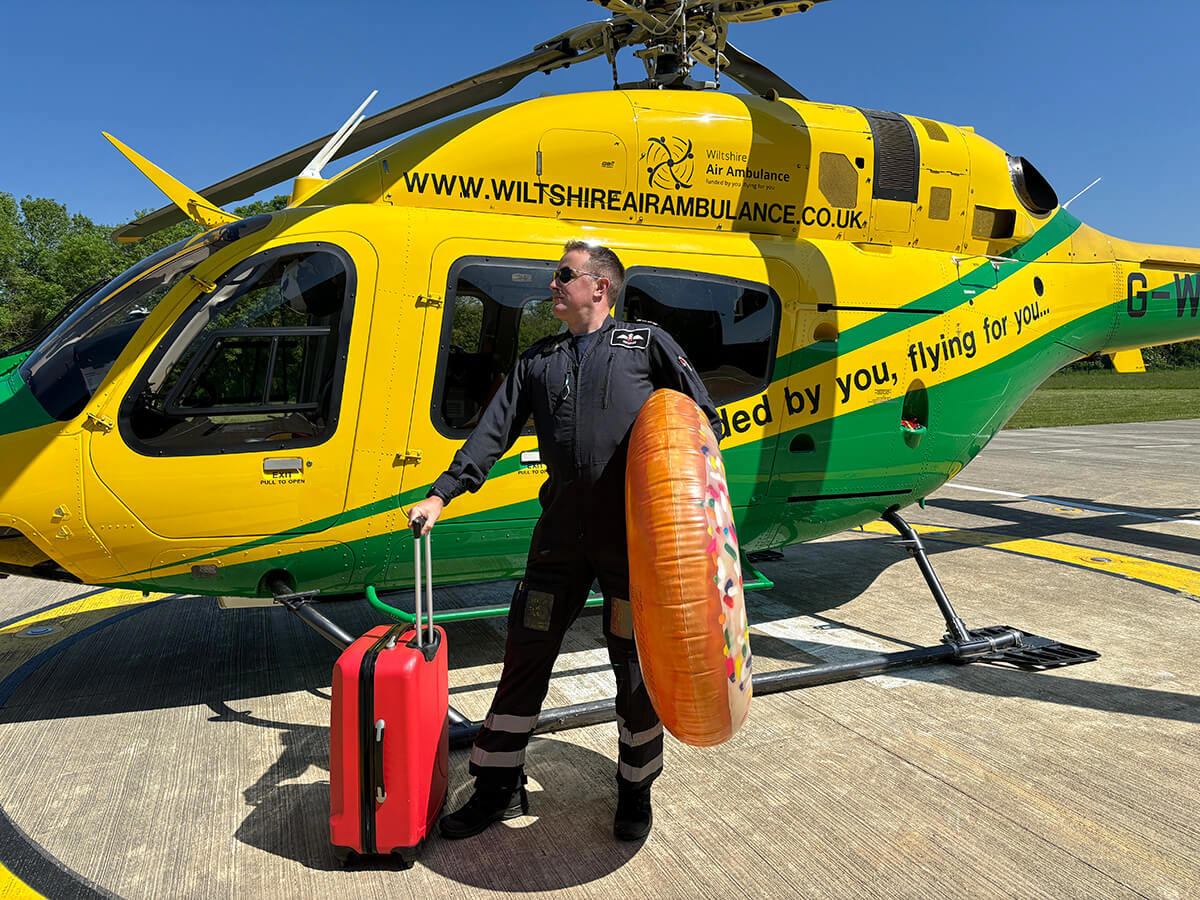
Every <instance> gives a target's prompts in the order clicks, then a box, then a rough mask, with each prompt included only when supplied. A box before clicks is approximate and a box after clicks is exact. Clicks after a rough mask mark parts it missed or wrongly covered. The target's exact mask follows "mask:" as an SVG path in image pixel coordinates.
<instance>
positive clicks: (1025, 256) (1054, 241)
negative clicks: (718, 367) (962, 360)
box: [775, 210, 1082, 378]
mask: <svg viewBox="0 0 1200 900" xmlns="http://www.w3.org/2000/svg"><path fill="white" fill-rule="evenodd" d="M1081 224H1082V223H1081V222H1080V221H1079V220H1078V219H1076V218H1075V217H1074V216H1072V215H1071V214H1070V213H1069V212H1067V211H1066V210H1059V211H1058V213H1057V214H1056V215H1055V216H1054V217H1053V218H1052V219H1051V220H1050V221H1049V222H1047V223H1046V224H1045V225H1043V226H1042V227H1041V228H1040V229H1039V230H1038V232H1037V233H1036V234H1035V235H1034V236H1033V237H1031V238H1030V239H1029V240H1028V241H1026V242H1025V243H1024V244H1022V245H1021V246H1019V247H1014V248H1013V249H1012V250H1010V251H1008V253H1006V254H1003V256H1004V257H1005V258H1007V259H1012V260H1016V262H1014V263H1003V264H1001V265H1000V267H999V270H998V271H996V272H995V282H994V283H996V284H999V283H1001V282H1003V281H1006V280H1007V279H1009V278H1011V277H1012V276H1013V275H1016V274H1017V273H1018V272H1020V271H1021V270H1022V269H1023V268H1024V267H1025V266H1026V265H1028V264H1029V263H1031V262H1035V261H1037V260H1038V259H1040V258H1041V257H1043V256H1045V255H1046V254H1047V253H1049V252H1050V251H1051V250H1053V249H1054V248H1055V247H1057V246H1058V245H1059V244H1061V243H1062V242H1063V241H1065V240H1066V239H1067V238H1069V237H1070V236H1071V235H1072V234H1074V233H1075V231H1076V230H1077V229H1078V228H1079V226H1080V225H1081ZM972 258H973V257H968V258H967V260H965V261H970V259H972ZM991 269H992V263H991V262H990V261H987V260H985V261H984V262H983V264H982V265H980V266H978V267H976V268H974V269H972V270H971V271H970V272H965V273H964V274H963V275H962V277H961V278H958V279H956V280H955V281H953V282H951V283H950V284H947V285H944V286H942V287H940V288H938V289H937V290H936V291H934V292H933V293H931V294H926V295H925V296H924V297H919V298H917V299H916V300H912V301H910V302H909V303H905V304H904V305H903V306H899V307H897V310H898V311H900V312H901V313H903V314H902V315H887V314H885V315H880V316H876V317H875V318H874V319H871V320H870V321H868V322H863V323H862V324H861V325H857V326H855V327H853V328H849V329H847V330H846V331H844V332H842V333H841V334H840V335H838V339H837V342H836V343H835V342H832V341H821V342H818V343H814V344H809V345H808V346H806V347H802V348H800V349H798V350H795V351H793V352H792V353H788V354H785V355H784V356H781V357H779V359H778V360H777V361H776V363H775V377H776V378H787V377H789V376H791V375H795V374H796V373H797V372H803V371H804V370H806V369H811V368H813V367H814V366H819V365H820V364H821V363H823V362H827V361H828V360H829V359H831V358H832V357H833V356H836V355H839V354H845V353H850V352H853V351H855V350H860V349H862V348H863V347H866V346H867V345H868V344H873V343H875V342H876V341H881V340H883V339H884V338H889V337H891V336H892V335H895V334H899V333H900V332H902V331H904V330H905V329H907V328H909V327H911V326H912V324H913V322H914V319H913V318H912V315H913V314H910V313H904V310H912V309H930V310H937V311H938V312H939V313H946V312H949V311H950V310H952V309H955V308H957V307H959V306H962V305H963V304H964V303H968V302H970V301H972V300H974V299H975V297H976V296H978V295H977V294H975V293H971V294H966V293H964V282H966V284H967V285H968V286H970V285H971V284H973V282H972V278H973V277H974V276H976V275H977V274H979V273H988V271H989V270H991ZM987 280H988V283H989V284H992V283H993V282H992V275H991V274H988V275H987ZM976 286H977V285H976Z"/></svg>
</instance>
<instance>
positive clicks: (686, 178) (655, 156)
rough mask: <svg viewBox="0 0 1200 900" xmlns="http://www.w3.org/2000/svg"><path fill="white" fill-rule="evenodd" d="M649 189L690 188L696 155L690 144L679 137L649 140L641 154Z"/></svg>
mask: <svg viewBox="0 0 1200 900" xmlns="http://www.w3.org/2000/svg"><path fill="white" fill-rule="evenodd" d="M642 161H643V162H645V164H646V180H647V182H648V183H649V185H650V187H655V188H659V189H660V190H664V191H678V190H680V189H682V188H690V187H691V186H692V172H693V171H694V169H695V163H696V154H695V153H694V152H693V151H692V142H691V141H687V140H684V139H683V138H679V137H670V138H665V137H661V138H650V141H649V142H648V143H647V144H646V152H645V153H643V154H642Z"/></svg>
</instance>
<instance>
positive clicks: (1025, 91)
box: [0, 0, 1200, 246]
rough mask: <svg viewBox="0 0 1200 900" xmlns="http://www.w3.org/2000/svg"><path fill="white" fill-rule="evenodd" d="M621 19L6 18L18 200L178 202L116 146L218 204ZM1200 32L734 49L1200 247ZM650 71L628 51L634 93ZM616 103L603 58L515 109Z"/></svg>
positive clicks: (58, 10)
mask: <svg viewBox="0 0 1200 900" xmlns="http://www.w3.org/2000/svg"><path fill="white" fill-rule="evenodd" d="M605 15H606V13H605V12H604V10H602V9H601V8H600V7H598V6H596V5H594V4H592V3H588V2H585V0H534V2H525V3H508V4H498V3H484V2H477V0H458V2H454V3H421V4H416V3H411V2H392V3H379V2H377V3H358V2H344V3H342V4H341V5H340V6H335V5H332V4H315V3H310V2H306V0H300V2H288V3H284V2H254V0H243V2H238V3H230V2H225V0H213V2H209V3H204V4H167V3H161V2H155V3H150V2H128V0H125V2H118V3H114V4H97V3H94V2H87V3H83V2H78V0H65V2H59V3H48V2H41V3H20V4H17V3H10V4H7V5H6V8H5V13H4V29H3V33H0V59H3V60H4V62H5V66H4V72H5V76H6V77H5V79H4V83H3V84H2V85H0V136H2V138H3V139H2V140H0V191H7V192H9V193H12V194H16V195H17V196H24V195H26V194H32V195H34V196H48V197H53V198H55V199H57V200H59V201H60V202H63V203H65V204H67V206H68V208H69V209H71V210H72V211H77V212H82V213H84V214H86V215H88V216H90V217H92V218H93V219H95V220H96V221H99V222H104V223H114V224H115V223H117V222H121V221H125V220H127V219H128V218H130V217H131V216H132V214H133V212H134V210H136V209H145V208H157V207H159V206H161V205H162V204H163V203H164V202H165V200H164V198H163V197H162V195H161V194H159V193H158V192H157V191H156V190H155V189H154V188H153V187H152V186H151V185H150V184H149V182H147V181H146V180H145V179H144V178H143V177H142V176H141V175H140V174H138V173H137V172H136V171H135V170H134V169H133V168H132V167H131V166H130V165H129V164H128V163H127V162H125V160H124V159H123V158H122V157H121V156H120V155H119V154H117V152H116V151H115V150H113V149H112V148H111V147H110V146H109V145H108V143H107V142H106V141H105V140H104V139H103V138H102V137H101V136H100V131H101V130H102V129H103V130H106V131H110V132H112V133H113V134H115V135H116V136H117V137H119V138H121V139H122V140H123V141H125V142H126V143H127V144H129V145H131V146H132V147H133V148H134V149H136V150H138V151H139V152H141V153H142V154H144V155H146V156H148V157H149V158H150V159H152V160H154V161H155V162H156V163H158V164H159V165H160V166H162V167H163V168H165V169H166V170H167V171H169V172H171V173H172V174H173V175H175V176H176V177H178V178H179V179H181V180H182V181H184V182H186V183H188V184H190V185H192V186H193V187H196V188H200V187H203V186H205V185H208V184H212V183H213V182H216V181H219V180H220V179H222V178H224V177H226V176H228V175H231V174H233V173H235V172H239V171H241V170H242V169H245V168H247V167H249V166H251V165H254V164H255V163H258V162H261V161H262V160H264V159H267V158H270V157H272V156H275V155H276V154H278V153H280V152H283V151H285V150H289V149H291V148H293V147H295V146H298V145H300V144H303V143H305V142H307V141H309V140H311V139H313V138H315V137H317V136H319V135H321V134H325V133H327V132H329V131H331V130H333V129H334V128H336V127H337V126H338V125H340V124H341V122H342V120H343V119H344V118H345V117H346V116H347V115H349V113H350V112H351V111H352V110H353V108H354V107H355V106H357V105H358V103H359V102H360V101H361V100H362V98H363V97H365V96H366V94H367V93H368V92H369V91H370V90H371V89H374V88H378V89H379V91H380V93H379V96H378V97H377V98H376V100H375V102H374V104H373V105H372V107H371V109H370V111H372V112H381V111H382V110H384V109H387V108H388V107H391V106H393V105H395V104H398V103H401V102H404V101H405V100H407V99H410V98H412V97H415V96H418V95H420V94H423V93H425V92H427V91H430V90H433V89H435V88H437V87H439V86H441V85H444V84H448V83H450V82H452V81H455V80H457V79H459V78H462V77H464V76H467V75H470V74H473V73H475V72H477V71H481V70H483V69H486V68H489V67H491V66H493V65H496V64H498V63H501V62H503V61H505V60H508V59H511V58H513V57H516V56H519V55H521V54H522V53H525V52H527V51H528V50H529V49H531V48H532V46H533V45H534V44H536V43H539V42H540V41H543V40H545V39H547V38H550V37H552V36H554V35H557V34H559V33H560V32H562V31H564V30H566V29H568V28H570V27H571V26H573V25H576V24H579V23H581V22H584V21H589V20H593V19H600V18H604V17H605ZM1198 24H1200V8H1197V5H1196V4H1194V3H1192V2H1185V0H1152V2H1142V3H1128V2H1117V0H1091V2H1083V0H1075V2H1067V0H1042V2H1038V0H1009V2H1007V3H981V2H961V0H959V2H953V0H910V2H903V3H901V2H896V0H829V2H828V3H824V4H821V5H819V6H818V7H816V8H815V9H813V10H812V11H810V12H808V13H805V14H803V15H794V16H786V17H783V18H780V19H777V20H774V21H771V22H766V23H758V24H746V25H740V26H735V27H734V28H733V30H732V33H731V36H730V37H731V40H732V41H733V42H734V43H735V44H736V45H737V46H738V47H740V48H741V49H742V50H743V51H744V52H746V53H749V54H750V55H752V56H754V57H755V58H757V59H759V60H760V61H761V62H764V63H766V64H768V65H770V66H771V67H772V68H774V69H775V70H776V71H777V72H778V73H779V74H780V75H782V76H783V77H784V78H786V79H788V80H789V81H791V82H792V83H793V84H795V85H796V86H797V87H798V88H800V90H802V91H803V92H804V93H806V94H807V95H808V96H809V97H811V98H812V99H814V100H822V101H827V102H835V103H846V104H850V105H854V106H861V107H869V108H875V109H884V110H893V111H897V112H904V113H913V114H918V115H923V116H928V117H931V118H935V119H940V120H942V121H947V122H951V123H954V124H957V125H971V126H974V127H975V129H976V131H978V132H979V133H980V134H982V135H984V136H985V137H987V138H989V139H991V140H993V141H995V142H996V143H997V144H999V145H1000V146H1002V147H1004V148H1005V149H1006V150H1008V151H1009V152H1011V153H1015V154H1018V155H1022V156H1026V157H1028V158H1029V159H1030V160H1031V161H1032V162H1033V163H1035V164H1036V165H1037V167H1038V168H1039V169H1041V170H1042V172H1043V173H1044V174H1045V175H1046V176H1047V178H1048V179H1049V180H1050V182H1051V184H1053V185H1054V186H1055V188H1056V190H1057V191H1058V194H1059V197H1060V199H1062V200H1066V199H1067V198H1069V197H1071V196H1072V195H1073V194H1075V193H1076V192H1077V191H1079V190H1081V189H1082V188H1084V187H1085V186H1086V185H1087V184H1088V183H1089V182H1091V181H1092V180H1093V179H1095V178H1096V177H1098V176H1103V181H1101V182H1100V184H1098V185H1097V186H1096V187H1094V188H1092V189H1091V190H1090V191H1089V192H1088V193H1087V194H1085V195H1084V196H1083V197H1081V198H1080V199H1079V200H1077V201H1076V202H1075V203H1074V204H1073V205H1072V207H1071V210H1072V212H1074V213H1075V214H1076V215H1078V216H1079V217H1080V218H1082V219H1083V220H1084V221H1086V222H1088V223H1089V224H1091V225H1094V226H1095V227H1097V228H1100V229H1101V230H1103V231H1106V232H1108V233H1110V234H1114V235H1117V236H1119V237H1126V238H1131V239H1135V240H1143V241H1153V242H1158V243H1167V244H1181V245H1189V246H1200V221H1198V219H1197V216H1196V215H1195V214H1194V213H1193V210H1195V209H1196V208H1197V206H1198V204H1200V167H1198V166H1197V157H1198V156H1200V124H1198V123H1200V116H1198V115H1197V110H1196V108H1195V107H1196V101H1197V97H1198V94H1200V91H1198V89H1197V76H1196V70H1195V67H1194V62H1193V57H1194V44H1195V34H1196V26H1197V25H1198ZM701 71H704V70H701ZM640 72H641V64H640V63H639V62H637V61H636V60H634V59H633V58H632V57H630V56H629V55H628V53H626V54H624V55H623V57H622V62H621V77H622V79H623V80H633V79H634V78H635V77H640ZM610 84H611V79H610V74H609V69H608V65H607V63H606V62H605V61H603V60H595V61H592V62H589V63H585V64H583V65H580V66H579V67H572V68H571V69H570V70H568V71H566V72H557V73H554V74H553V75H550V76H545V75H535V76H531V77H530V78H528V79H527V80H526V81H524V82H522V83H521V84H520V85H519V86H518V87H517V89H516V90H515V91H513V92H512V94H510V95H509V97H508V98H506V100H507V99H521V98H527V97H533V96H537V95H539V94H541V93H543V92H570V91H582V90H604V89H607V88H608V87H609V86H610ZM341 166H342V163H341V162H338V163H334V164H333V165H331V166H330V167H328V168H327V169H326V174H330V173H332V172H336V171H338V170H339V169H340V168H341ZM288 189H289V186H286V185H285V186H283V187H280V188H279V189H277V190H275V191H271V192H268V193H286V192H287V190H288Z"/></svg>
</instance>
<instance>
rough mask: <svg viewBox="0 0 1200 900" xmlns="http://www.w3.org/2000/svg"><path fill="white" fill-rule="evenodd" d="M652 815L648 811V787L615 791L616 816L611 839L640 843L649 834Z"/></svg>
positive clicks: (652, 822)
mask: <svg viewBox="0 0 1200 900" xmlns="http://www.w3.org/2000/svg"><path fill="white" fill-rule="evenodd" d="M652 824H654V813H653V812H652V811H651V809H650V785H646V786H645V787H643V788H627V787H625V785H621V786H620V787H619V788H618V789H617V814H616V816H615V817H614V818H613V837H615V838H616V839H617V840H618V841H640V840H642V839H643V838H645V837H646V835H648V834H649V833H650V826H651V825H652Z"/></svg>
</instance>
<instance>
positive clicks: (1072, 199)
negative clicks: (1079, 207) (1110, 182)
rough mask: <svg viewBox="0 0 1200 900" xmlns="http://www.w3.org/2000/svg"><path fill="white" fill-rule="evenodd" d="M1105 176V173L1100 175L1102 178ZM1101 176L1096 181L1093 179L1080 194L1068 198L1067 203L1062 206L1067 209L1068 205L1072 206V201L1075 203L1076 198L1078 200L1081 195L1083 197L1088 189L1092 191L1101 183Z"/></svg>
mask: <svg viewBox="0 0 1200 900" xmlns="http://www.w3.org/2000/svg"><path fill="white" fill-rule="evenodd" d="M1103 177H1104V176H1103V175H1101V176H1100V178H1103ZM1100 178H1097V179H1096V180H1095V181H1093V182H1092V183H1091V184H1089V185H1088V186H1087V187H1085V188H1084V189H1083V190H1082V191H1080V192H1079V193H1078V194H1076V195H1075V196H1074V197H1072V198H1071V199H1070V200H1068V201H1067V202H1066V203H1064V204H1063V205H1062V208H1063V209H1066V208H1067V207H1068V206H1070V205H1071V204H1072V203H1074V202H1075V201H1076V200H1078V199H1079V198H1080V197H1082V196H1083V195H1084V194H1086V193H1087V192H1088V191H1090V190H1091V189H1092V188H1094V187H1095V186H1096V185H1098V184H1099V183H1100Z"/></svg>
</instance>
